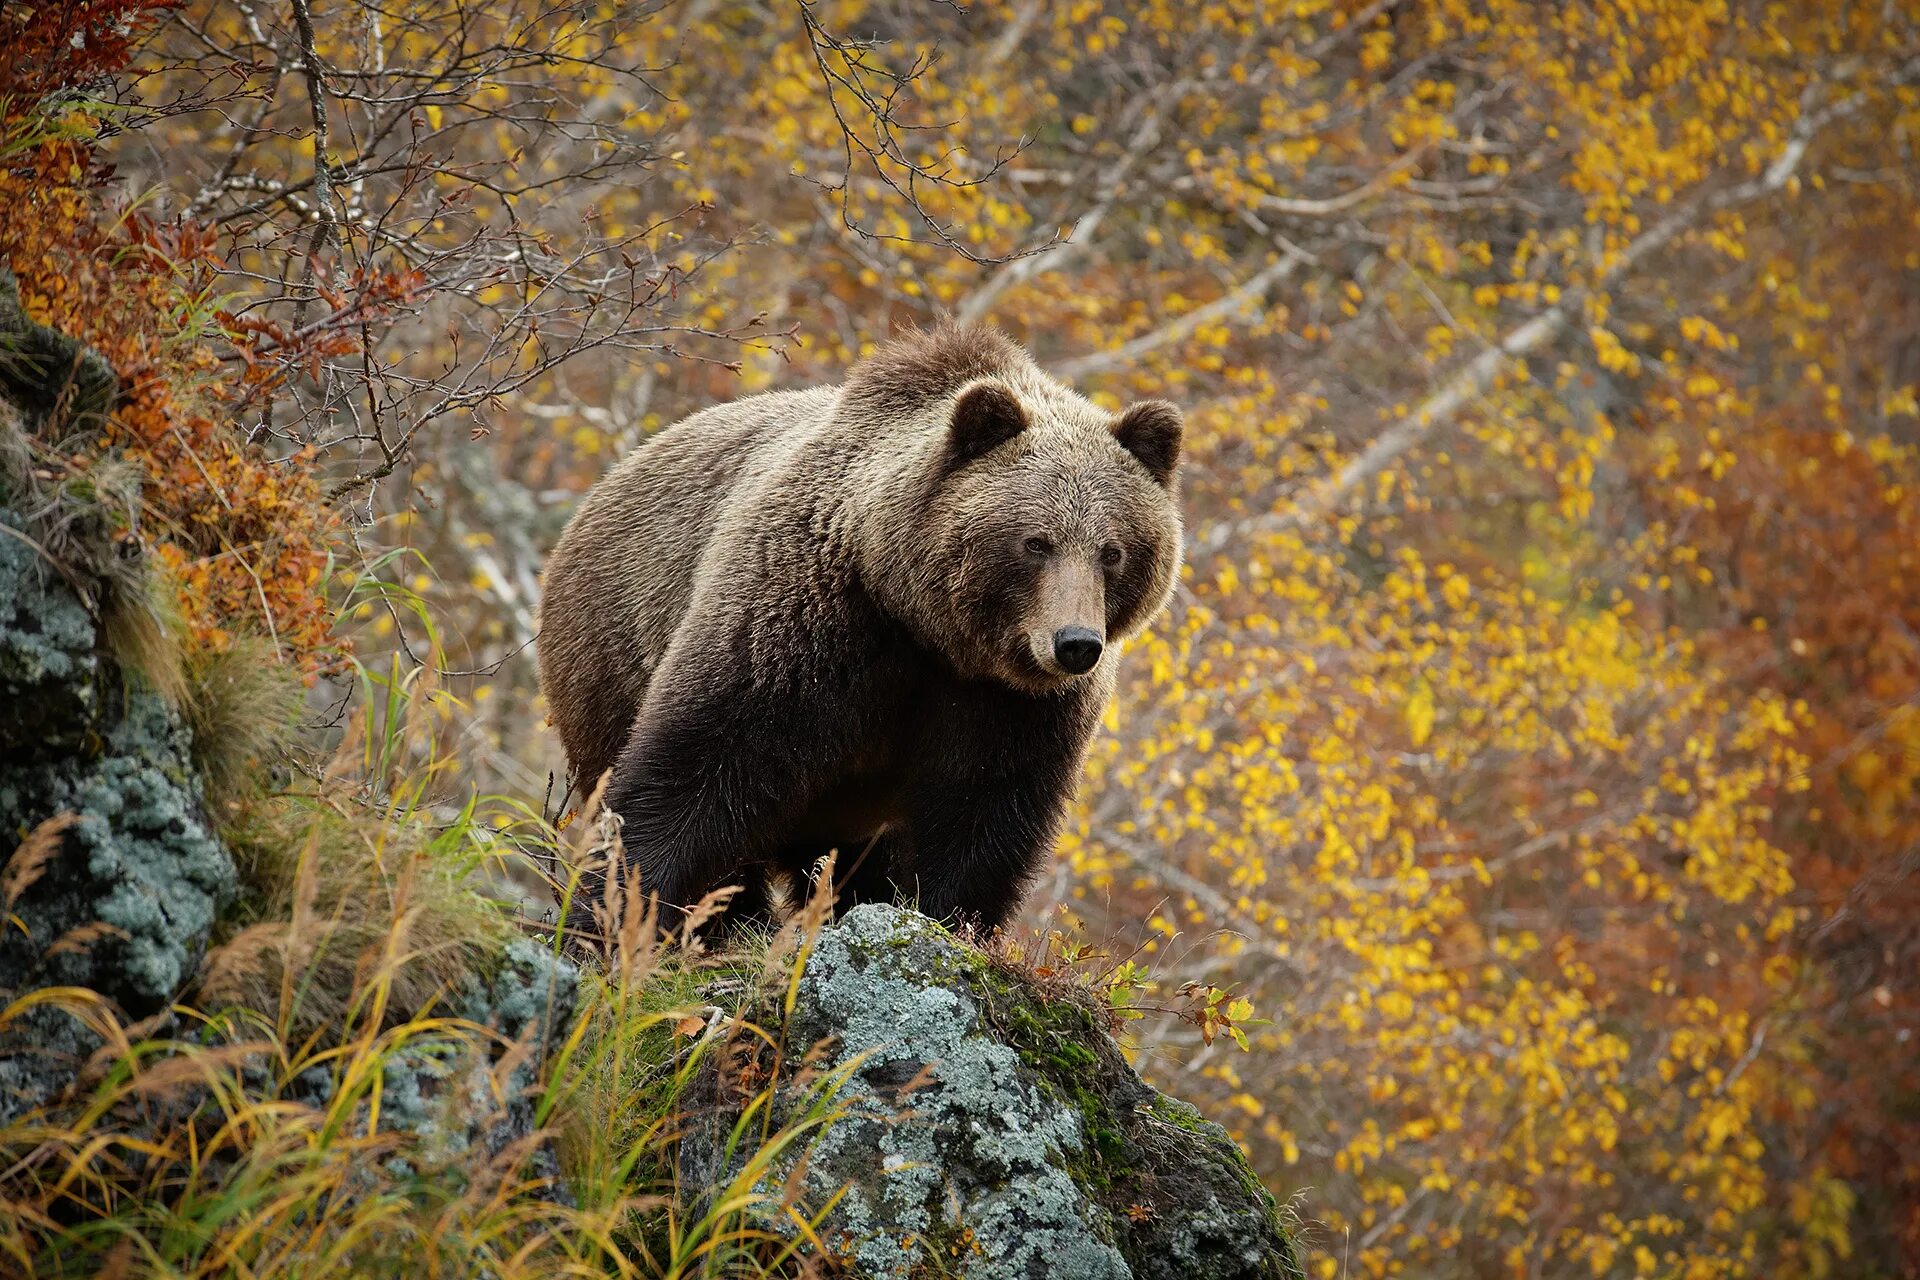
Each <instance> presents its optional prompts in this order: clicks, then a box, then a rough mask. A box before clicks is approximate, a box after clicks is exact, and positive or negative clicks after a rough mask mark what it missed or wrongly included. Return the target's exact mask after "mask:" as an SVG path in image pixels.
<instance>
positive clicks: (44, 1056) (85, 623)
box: [0, 282, 235, 1117]
mask: <svg viewBox="0 0 1920 1280" xmlns="http://www.w3.org/2000/svg"><path fill="white" fill-rule="evenodd" d="M0 283H3V282H0ZM13 319H14V320H17V317H14V318H13ZM12 324H13V321H12V320H9V318H8V316H7V315H6V314H5V309H4V307H0V350H7V349H9V348H8V345H7V344H9V343H14V342H15V340H16V339H18V338H19V336H20V335H19V333H18V332H16V330H17V329H18V326H17V325H13V327H11V328H10V327H9V325H12ZM28 336H29V337H30V338H31V337H32V336H33V335H31V334H30V335H28ZM43 337H44V335H43ZM55 346H57V344H51V345H50V340H42V339H40V338H35V339H34V340H33V341H32V342H29V343H28V344H27V348H28V349H30V350H31V351H37V352H39V353H40V354H41V355H42V356H46V358H47V359H51V358H52V357H51V356H47V352H49V351H53V350H54V347H55ZM61 350H64V349H61ZM76 352H77V348H76V349H75V351H67V352H65V355H64V356H62V358H63V359H66V358H68V357H71V358H72V359H73V360H77V359H78V358H79V357H78V355H77V354H76ZM13 354H15V355H18V354H19V352H18V351H17V350H16V351H14V352H13ZM55 354H59V352H55ZM69 362H70V363H71V360H70V361H69ZM61 367H62V368H63V369H64V368H65V366H64V365H63V366H61ZM21 379H22V374H21V371H20V369H19V367H18V366H17V364H16V366H14V367H12V368H10V370H9V376H8V378H7V379H6V380H5V382H4V385H0V392H3V393H4V395H0V436H4V439H0V444H3V445H4V446H5V448H4V449H0V455H3V456H0V861H7V862H11V861H12V860H11V858H10V857H9V855H12V854H14V853H15V851H16V848H17V847H18V846H20V845H21V844H22V843H23V842H24V841H25V839H26V838H27V837H28V836H29V835H30V834H32V833H33V832H35V831H36V829H40V828H41V827H42V824H46V823H48V822H49V821H50V820H55V819H63V820H64V825H63V826H61V827H59V828H57V829H54V828H49V829H48V830H47V832H46V833H45V836H46V838H45V839H44V840H43V841H42V842H41V847H42V848H43V849H44V852H45V856H43V857H40V858H36V859H32V861H33V862H34V863H35V864H36V865H34V866H32V867H31V868H29V867H28V866H26V865H25V864H24V863H21V864H15V865H13V866H12V868H11V870H10V872H9V874H8V876H7V877H6V881H5V892H6V894H7V896H8V899H9V900H8V901H5V902H0V907H4V909H5V912H4V916H5V919H6V927H5V928H4V929H0V1006H4V1005H5V1004H6V1003H7V1002H9V1001H10V1000H11V999H12V998H14V997H16V996H18V995H21V994H24V993H26V992H29V991H34V990H38V989H41V988H46V987H82V988H86V989H88V990H90V991H93V992H97V993H99V994H100V995H103V996H106V997H107V998H108V999H110V1000H111V1001H113V1002H114V1004H116V1005H117V1006H118V1008H119V1012H120V1013H121V1014H122V1015H124V1016H126V1017H129V1018H136V1019H137V1018H144V1017H146V1016H148V1015H151V1014H154V1013H156V1012H159V1011H161V1010H164V1009H166V1008H167V1007H168V1005H169V1004H170V1003H171V1002H172V1000H173V998H174V996H175V995H176V994H177V993H178V992H179V990H180V988H181V987H182V986H183V985H184V984H185V982H186V980H187V979H188V978H189V977H190V976H191V974H192V973H193V971H194V968H195V966H196V965H197V964H198V963H199V960H200V956H201V954H202V952H203V951H204V950H205V947H206V944H207V940H208V938H209V936H210V935H211V933H212V930H213V925H214V920H215V917H216V915H217V914H218V912H219V910H220V908H221V906H222V905H223V904H224V903H225V902H226V901H227V900H229V899H230V898H231V896H232V894H233V892H234V885H235V871H234V865H233V861H232V859H231V858H230V857H229V856H228V853H227V850H226V848H225V847H224V846H223V845H222V844H221V843H220V841H219V840H218V838H217V837H216V836H215V835H214V833H213V831H212V830H211V828H210V826H209V824H208V822H207V819H206V816H205V813H204V809H203V805H202V797H201V787H200V779H199V776H198V774H197V773H196V772H195V770H194V767H193V762H192V751H191V742H190V740H189V735H188V732H187V730H186V728H185V726H184V725H183V723H182V722H181V720H180V718H179V716H178V715H177V714H176V712H175V711H174V709H173V708H172V707H171V706H170V705H169V704H168V703H167V702H166V700H165V699H164V698H162V697H161V696H160V695H159V694H158V693H156V692H154V691H153V690H152V689H151V688H149V687H147V686H146V685H145V684H144V683H143V682H142V681H141V680H140V679H139V678H138V677H135V676H132V675H130V674H127V673H125V672H123V671H122V670H121V668H120V666H119V664H118V663H116V662H115V660H114V655H113V654H112V653H111V652H109V647H108V645H107V644H106V642H105V640H104V638H103V636H102V634H101V630H102V628H101V620H100V614H101V609H102V606H103V605H106V604H110V603H113V602H115V601H118V600H119V599H120V593H122V592H124V588H125V584H126V582H128V581H138V580H139V578H138V573H139V566H138V565H137V564H130V563H129V562H128V560H127V557H126V555H125V554H124V553H125V550H126V549H127V547H126V545H122V544H116V543H115V542H114V540H113V532H112V529H111V527H110V523H111V522H110V521H109V520H108V519H107V517H106V515H105V512H104V509H103V507H102V506H101V504H99V503H98V502H88V501H84V500H82V499H80V498H79V497H76V496H75V495H70V494H66V493H65V492H64V491H59V490H55V491H52V492H51V493H49V492H48V491H46V490H45V489H43V488H41V487H39V486H36V485H35V484H33V483H30V480H29V477H28V475H27V474H26V471H25V467H26V466H27V465H28V464H27V463H26V462H25V461H24V458H25V457H26V456H27V455H26V451H25V448H24V445H23V440H24V437H22V436H20V435H19V434H18V428H17V427H15V426H14V425H13V423H12V421H11V419H12V417H13V415H14V414H15V402H16V401H17V400H18V399H19V392H20V387H21V385H23V384H22V381H21ZM29 399H30V397H29ZM54 399H55V400H61V401H62V402H63V403H64V400H63V399H62V397H60V396H55V397H54ZM28 511H31V514H32V519H31V520H30V519H28V518H27V517H26V515H25V514H23V513H25V512H28ZM56 535H57V537H56ZM50 541H51V542H53V543H54V545H55V547H57V552H56V550H53V549H50V547H49V542H50ZM103 566H111V569H103ZM109 579H111V580H109ZM95 1047H96V1042H95V1041H94V1039H93V1038H92V1036H91V1035H90V1034H89V1033H87V1032H85V1031H84V1030H83V1029H82V1027H81V1026H80V1024H79V1023H78V1022H77V1021H75V1020H74V1019H73V1018H72V1017H70V1016H69V1015H68V1014H66V1013H64V1012H62V1011H60V1010H59V1009H57V1008H55V1007H53V1006H52V1005H45V1006H40V1007H36V1008H34V1009H33V1010H31V1011H30V1012H28V1013H27V1014H25V1015H24V1016H23V1017H20V1018H18V1019H16V1020H14V1021H13V1022H12V1023H10V1024H9V1025H8V1026H6V1027H5V1028H0V1117H5V1116H8V1115H11V1114H14V1113H16V1112H18V1111H19V1110H22V1109H24V1108H25V1107H27V1106H31V1105H32V1104H33V1103H35V1102H37V1101H39V1100H40V1099H42V1098H44V1097H45V1096H46V1095H47V1094H48V1092H49V1091H50V1090H51V1089H53V1088H54V1087H56V1086H58V1085H59V1084H61V1083H64V1082H66V1081H70V1080H72V1078H73V1075H74V1070H75V1067H76V1065H77V1063H78V1062H79V1061H82V1060H84V1059H85V1057H86V1056H87V1054H89V1053H90V1052H91V1051H92V1050H93V1049H94V1048H95Z"/></svg>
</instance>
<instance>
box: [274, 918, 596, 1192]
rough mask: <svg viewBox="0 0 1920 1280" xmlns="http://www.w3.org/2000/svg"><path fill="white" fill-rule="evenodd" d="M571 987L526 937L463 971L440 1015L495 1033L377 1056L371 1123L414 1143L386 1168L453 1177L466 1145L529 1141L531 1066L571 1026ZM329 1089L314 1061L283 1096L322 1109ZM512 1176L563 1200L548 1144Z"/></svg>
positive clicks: (568, 972) (420, 1041)
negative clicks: (489, 967) (375, 1119)
mask: <svg viewBox="0 0 1920 1280" xmlns="http://www.w3.org/2000/svg"><path fill="white" fill-rule="evenodd" d="M579 983H580V971H579V969H577V968H576V967H575V966H574V965H573V964H572V963H571V962H570V961H568V960H565V959H562V958H560V957H558V956H555V955H554V954H553V952H551V951H549V950H547V949H545V948H543V947H540V946H537V945H535V944H534V943H533V942H531V941H528V940H521V941H516V942H512V943H509V944H508V946H507V948H506V951H505V953H504V954H503V955H502V956H501V957H500V959H499V964H498V966H497V967H496V968H495V969H494V970H493V971H492V972H491V973H490V974H488V975H484V976H483V975H474V976H472V977H470V978H469V979H468V980H467V982H466V984H465V986H464V987H463V988H462V990H461V991H460V992H459V993H458V995H457V996H456V998H455V999H454V1000H453V1002H452V1005H451V1007H450V1008H449V1009H448V1011H447V1012H448V1013H449V1014H450V1015H451V1016H452V1017H454V1018H457V1019H460V1020H461V1021H463V1022H471V1023H477V1024H479V1025H480V1026H483V1027H486V1028H487V1029H488V1030H489V1031H491V1032H493V1033H495V1036H496V1037H497V1038H494V1039H488V1038H484V1037H481V1038H476V1037H474V1036H472V1035H470V1034H466V1033H464V1032H461V1033H455V1032H451V1031H449V1032H445V1033H435V1034H431V1035H427V1036H423V1037H420V1038H417V1039H414V1040H411V1041H409V1042H408V1043H406V1044H405V1045H403V1046H401V1047H400V1048H399V1049H397V1050H395V1051H394V1052H393V1053H391V1054H389V1055H387V1056H386V1057H385V1058H384V1059H383V1061H382V1063H381V1070H380V1080H379V1089H380V1126H381V1129H382V1130H383V1131H385V1132H388V1133H394V1132H402V1131H404V1132H405V1133H407V1134H410V1135H412V1137H413V1138H414V1139H416V1140H417V1141H414V1142H412V1143H410V1144H409V1145H408V1147H407V1149H406V1154H405V1155H401V1156H394V1157H393V1158H392V1159H391V1160H390V1162H389V1172H391V1173H394V1174H397V1175H400V1176H413V1175H420V1174H424V1173H427V1172H429V1171H433V1172H435V1173H437V1174H439V1175H440V1176H443V1177H457V1176H459V1175H460V1174H461V1173H462V1172H463V1171H464V1170H468V1169H471V1168H472V1167H474V1164H473V1162H472V1161H470V1160H467V1159H466V1157H467V1156H468V1155H469V1153H470V1152H472V1151H473V1150H474V1149H476V1148H479V1149H481V1150H484V1151H485V1152H486V1154H487V1155H488V1156H489V1157H491V1156H497V1155H499V1154H500V1153H501V1152H502V1151H505V1150H506V1149H507V1148H508V1147H511V1146H514V1145H515V1144H518V1143H523V1142H526V1141H528V1140H530V1139H531V1138H532V1137H533V1135H534V1133H535V1109H536V1103H537V1089H536V1086H537V1084H538V1082H539V1072H540V1066H541V1064H542V1063H543V1062H545V1061H546V1059H547V1056H548V1054H549V1053H550V1052H551V1051H552V1049H553V1047H554V1045H555V1044H556V1043H557V1042H558V1041H560V1040H561V1039H563V1038H565V1036H566V1034H567V1031H568V1028H569V1027H570V1026H571V1025H572V1022H573V1011H574V1005H575V1002H576V1000H577V998H578V996H579ZM503 1065H506V1066H507V1069H506V1071H505V1072H504V1073H502V1072H501V1071H500V1070H499V1068H500V1067H501V1066H503ZM360 1083H361V1085H362V1086H363V1087H364V1086H365V1085H366V1084H368V1083H369V1082H366V1081H361V1082H360ZM338 1087H339V1081H338V1080H337V1079H336V1078H335V1077H334V1075H333V1073H332V1072H331V1071H330V1070H329V1069H328V1068H326V1067H316V1068H313V1069H311V1070H309V1071H307V1072H306V1073H304V1074H303V1075H302V1076H301V1077H299V1078H298V1079H296V1080H295V1081H294V1086H293V1090H292V1096H293V1098H294V1100H296V1101H299V1102H303V1103H306V1104H308V1105H310V1106H324V1105H326V1104H327V1103H328V1102H329V1101H330V1100H331V1099H332V1098H333V1097H334V1096H335V1090H336V1089H337V1088H338ZM369 1110H370V1109H369V1108H366V1107H365V1106H364V1105H361V1106H360V1110H359V1116H360V1119H359V1120H358V1121H356V1123H358V1124H362V1125H363V1124H364V1121H365V1120H366V1118H367V1115H368V1114H369ZM519 1176H521V1177H523V1178H544V1179H545V1180H546V1183H547V1194H548V1196H549V1198H551V1199H555V1200H563V1201H564V1200H567V1199H568V1193H567V1191H566V1188H565V1186H564V1185H563V1183H562V1181H561V1177H560V1167H559V1161H558V1159H557V1158H556V1156H555V1155H554V1152H553V1149H552V1147H551V1145H550V1144H548V1143H545V1142H541V1143H540V1144H539V1145H538V1146H537V1147H536V1148H535V1149H534V1150H532V1151H531V1152H529V1153H528V1156H527V1159H526V1161H525V1162H524V1163H523V1164H522V1165H521V1166H520V1169H519Z"/></svg>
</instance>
